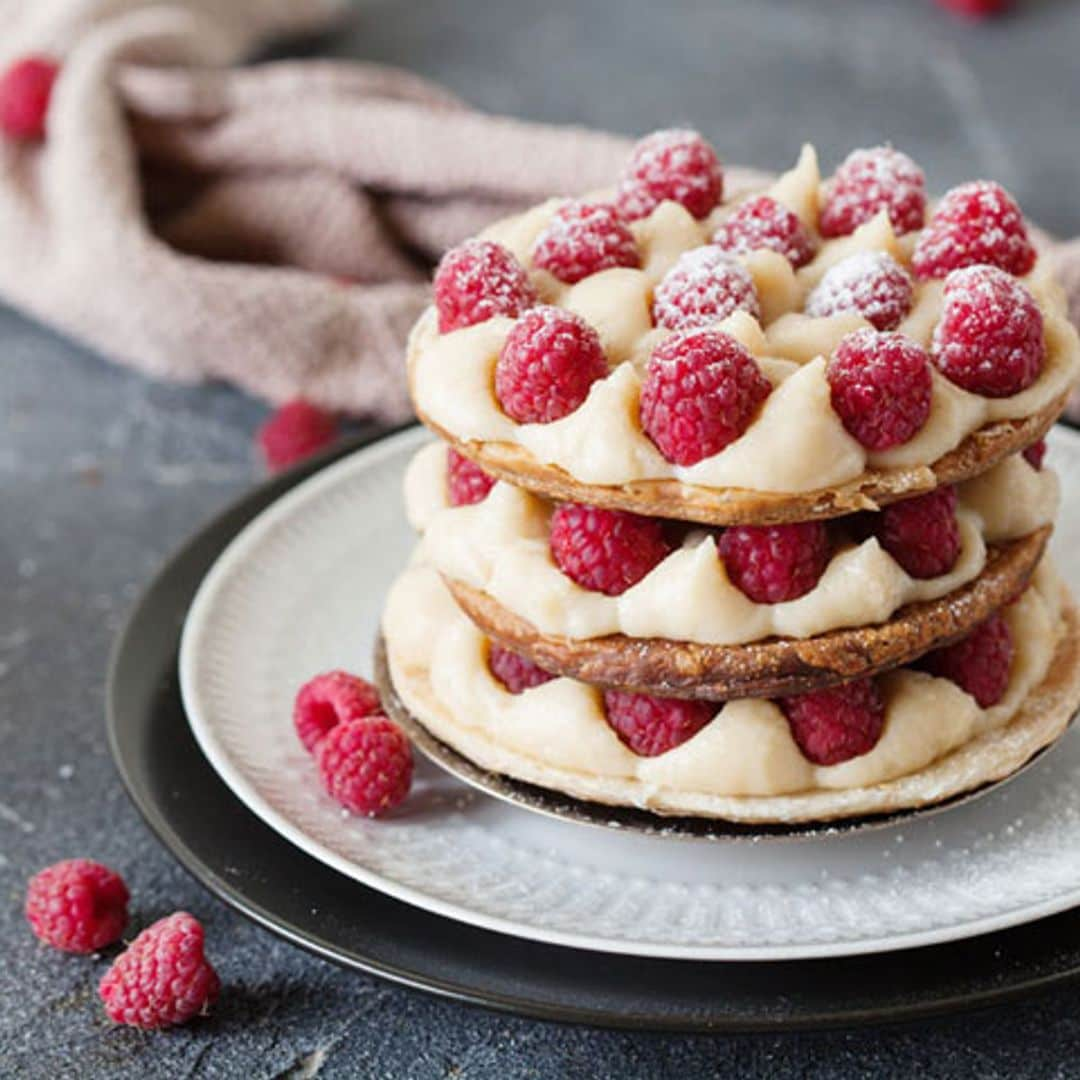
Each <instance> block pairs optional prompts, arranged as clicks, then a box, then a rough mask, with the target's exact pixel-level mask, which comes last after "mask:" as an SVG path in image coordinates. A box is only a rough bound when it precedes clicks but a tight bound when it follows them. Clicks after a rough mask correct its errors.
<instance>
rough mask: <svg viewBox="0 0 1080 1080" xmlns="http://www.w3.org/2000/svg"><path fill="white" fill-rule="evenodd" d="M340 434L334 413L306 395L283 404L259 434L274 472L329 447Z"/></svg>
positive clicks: (263, 450)
mask: <svg viewBox="0 0 1080 1080" xmlns="http://www.w3.org/2000/svg"><path fill="white" fill-rule="evenodd" d="M337 437H338V423H337V420H336V419H335V417H334V415H333V414H332V413H329V412H327V411H326V410H325V409H320V408H319V407H318V406H317V405H312V404H311V402H310V401H304V400H303V398H296V399H294V400H293V401H289V402H287V403H286V404H284V405H282V406H281V407H280V408H279V409H278V410H277V411H276V412H274V414H273V415H272V416H271V417H270V418H269V419H268V420H267V421H266V423H264V424H263V426H262V427H261V428H259V431H258V434H257V436H256V438H257V440H258V443H259V447H260V448H261V450H262V453H263V458H264V460H265V461H266V464H267V467H268V468H269V469H270V470H271V471H272V472H279V471H280V470H282V469H287V468H288V467H289V466H290V465H296V464H298V463H299V462H301V461H304V460H306V459H307V458H309V457H311V456H312V455H314V454H317V453H318V452H319V451H320V450H325V449H326V448H327V447H328V446H330V445H331V444H332V443H333V442H334V441H335V440H336V439H337Z"/></svg>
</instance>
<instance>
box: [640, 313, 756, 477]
mask: <svg viewBox="0 0 1080 1080" xmlns="http://www.w3.org/2000/svg"><path fill="white" fill-rule="evenodd" d="M771 392H772V384H771V383H770V382H769V380H768V379H766V378H765V376H764V375H763V374H762V373H761V369H760V368H759V367H758V365H757V362H756V361H755V360H754V358H753V356H751V355H750V351H749V350H748V349H747V348H746V347H745V346H744V345H743V344H742V343H741V342H739V341H736V339H735V338H733V337H731V336H730V335H729V334H725V333H722V332H721V331H719V330H685V331H682V332H680V333H677V334H672V335H671V337H669V338H667V340H665V341H663V342H661V343H660V344H659V345H658V346H657V347H656V348H655V349H654V350H653V353H652V356H651V357H649V364H648V367H647V369H646V371H645V379H644V381H643V383H642V386H641V404H640V414H641V427H642V429H643V430H644V432H645V434H646V435H648V437H649V438H650V439H651V440H652V441H653V443H654V444H655V445H656V448H657V449H658V450H659V451H660V453H661V454H663V455H664V457H665V458H666V459H667V460H668V461H670V462H673V463H674V464H676V465H693V464H694V463H695V462H697V461H701V460H702V459H703V458H707V457H711V456H712V455H713V454H718V453H719V452H720V451H721V450H723V449H724V447H725V446H727V445H728V443H731V442H733V441H734V440H735V439H737V438H738V437H739V436H740V435H742V433H743V432H744V431H746V429H747V428H748V427H749V426H750V423H751V421H752V420H753V419H754V417H755V416H756V415H757V412H758V409H759V408H760V407H761V403H762V402H763V401H764V400H765V399H766V398H767V397H768V396H769V394H770V393H771Z"/></svg>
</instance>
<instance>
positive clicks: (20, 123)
mask: <svg viewBox="0 0 1080 1080" xmlns="http://www.w3.org/2000/svg"><path fill="white" fill-rule="evenodd" d="M59 74H60V68H59V66H58V65H57V64H55V63H54V62H53V61H52V60H49V59H48V58H47V57H44V56H27V57H25V58H24V59H22V60H16V61H15V63H14V64H12V65H11V67H9V68H8V69H7V70H6V71H5V72H4V74H3V75H0V131H2V132H3V133H4V134H5V135H7V136H9V137H10V138H12V139H18V140H20V141H24V142H40V141H41V140H42V139H44V138H45V122H46V119H47V117H48V113H49V99H50V98H51V97H52V89H53V83H55V82H56V77H57V75H59Z"/></svg>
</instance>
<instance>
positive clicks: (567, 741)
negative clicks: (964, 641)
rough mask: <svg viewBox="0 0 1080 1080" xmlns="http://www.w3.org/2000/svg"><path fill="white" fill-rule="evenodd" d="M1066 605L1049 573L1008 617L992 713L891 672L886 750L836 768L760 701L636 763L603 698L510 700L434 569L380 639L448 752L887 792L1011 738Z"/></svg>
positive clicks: (963, 696)
mask: <svg viewBox="0 0 1080 1080" xmlns="http://www.w3.org/2000/svg"><path fill="white" fill-rule="evenodd" d="M1059 596H1060V584H1059V583H1058V580H1057V578H1056V575H1055V574H1054V572H1053V570H1052V569H1051V568H1050V567H1049V565H1048V564H1047V563H1046V562H1045V561H1044V563H1043V564H1042V565H1041V566H1040V568H1039V570H1038V571H1037V572H1036V575H1035V579H1034V581H1033V584H1032V586H1031V588H1029V589H1028V590H1027V591H1026V592H1025V593H1024V595H1023V596H1022V597H1021V598H1020V599H1019V600H1018V601H1017V602H1016V603H1014V604H1011V605H1010V606H1009V607H1008V608H1006V609H1005V610H1004V612H1003V613H1002V614H1003V617H1004V618H1005V620H1006V621H1007V622H1008V624H1009V628H1010V630H1011V631H1012V638H1013V644H1014V647H1015V655H1014V658H1013V662H1012V668H1011V671H1010V678H1009V685H1008V689H1007V690H1006V693H1005V696H1004V698H1003V699H1002V700H1001V701H1000V702H999V703H998V704H997V705H995V706H994V707H993V708H990V709H982V708H980V707H979V705H978V704H977V703H976V701H975V700H974V698H972V697H970V696H969V695H968V694H967V693H965V692H964V691H963V690H961V689H960V688H959V687H957V686H956V685H955V684H954V683H952V682H950V681H949V680H947V679H942V678H937V677H934V676H932V675H928V674H926V673H925V672H921V671H915V670H911V669H899V670H896V671H892V672H889V673H887V674H885V675H882V676H880V677H879V680H878V682H879V685H880V687H881V691H882V695H883V697H884V699H885V710H886V715H885V727H884V730H883V731H882V735H881V738H880V740H879V741H878V743H877V745H876V746H875V747H874V748H873V749H872V750H871V751H870V752H869V753H867V754H863V755H862V756H860V757H857V758H853V759H852V760H850V761H847V762H844V763H842V764H840V765H831V766H817V765H814V764H813V763H812V762H810V761H808V760H807V759H806V758H805V757H803V755H802V752H801V751H800V750H799V747H798V745H797V744H796V743H795V740H794V739H793V738H792V737H791V734H790V731H789V729H788V725H787V721H786V719H785V718H784V715H783V713H782V712H781V710H780V709H779V707H778V706H777V705H775V704H774V703H773V702H772V701H768V700H764V699H745V700H739V701H730V702H727V703H726V704H724V705H722V706H720V707H718V709H717V712H716V714H715V716H714V717H713V719H712V720H711V721H710V722H709V723H708V724H707V725H706V726H705V727H704V728H702V730H701V731H699V732H698V733H697V734H696V735H694V736H693V738H691V739H689V740H687V741H686V742H685V743H683V744H682V745H681V746H678V747H676V748H675V749H673V750H669V751H667V752H666V753H664V754H661V755H658V756H657V757H652V758H648V757H639V756H638V755H636V754H634V753H633V752H632V751H631V750H630V749H629V748H627V747H626V746H625V745H624V744H623V743H622V742H621V741H620V740H619V738H618V736H617V735H616V734H615V732H614V731H612V729H611V728H610V727H609V726H608V724H607V721H606V719H605V716H604V711H603V701H602V695H601V693H600V691H598V690H597V689H596V688H595V687H591V686H587V685H586V684H584V683H580V682H575V681H574V680H571V679H565V678H556V679H553V680H552V681H551V682H548V683H545V684H543V685H542V686H538V687H535V688H533V689H531V690H526V691H524V692H523V693H521V694H511V693H510V692H509V691H507V690H506V689H505V687H503V685H502V684H501V683H500V682H499V681H498V680H497V679H495V677H494V676H493V675H492V674H491V672H490V670H489V668H488V665H487V649H488V644H487V641H486V639H485V638H484V636H483V635H482V634H481V633H480V631H479V630H477V629H476V627H475V626H473V624H472V623H471V622H470V621H469V619H468V618H466V617H465V615H464V614H462V612H461V611H460V609H459V608H458V607H457V606H456V604H454V602H453V600H452V598H451V597H450V594H449V593H448V591H447V590H446V587H445V586H444V585H443V584H442V582H441V580H440V578H439V576H438V574H437V573H436V571H435V570H434V569H433V568H431V567H428V566H424V565H422V564H421V563H415V564H414V565H413V566H412V567H410V569H408V570H406V571H405V573H404V574H402V576H401V577H400V578H399V579H398V580H397V582H395V584H394V586H393V588H392V590H391V593H390V598H389V601H388V603H387V607H386V611H385V614H384V616H383V632H384V634H385V637H386V643H387V649H388V653H389V658H390V663H391V669H392V671H393V672H394V677H395V684H396V685H397V687H398V690H399V693H401V694H402V696H403V698H404V700H405V702H406V704H410V697H411V695H410V693H409V687H410V685H412V684H419V685H425V686H427V687H428V688H429V689H430V692H431V695H433V697H434V699H435V701H436V702H437V705H438V708H439V716H438V720H439V730H438V731H437V734H439V735H440V737H442V738H444V739H448V741H450V742H453V732H454V730H455V729H459V730H463V731H468V732H469V733H470V734H472V735H478V736H480V737H482V738H483V739H485V740H490V741H491V742H492V743H493V744H495V745H498V746H500V747H502V748H505V749H506V750H509V751H511V752H513V753H515V754H518V755H521V756H523V757H525V758H527V759H530V760H532V761H533V762H535V763H538V764H542V765H547V766H550V767H554V768H558V769H564V770H569V771H572V772H576V773H578V774H580V775H582V776H588V777H592V778H597V777H604V778H617V779H633V780H638V781H640V782H642V783H643V784H644V785H646V787H647V789H649V790H653V791H656V790H663V789H670V790H677V791H680V792H696V793H701V794H708V795H731V796H752V795H759V796H767V795H784V794H794V793H798V792H805V791H811V790H814V789H835V790H841V789H845V788H854V787H865V786H868V785H872V784H878V783H882V782H884V781H887V780H892V779H895V778H897V777H900V776H905V775H908V774H910V773H914V772H917V771H919V770H921V769H924V768H926V767H927V766H928V765H930V764H931V763H933V762H934V761H936V760H938V759H939V758H941V757H943V756H944V755H946V754H947V753H949V752H950V751H951V750H954V749H956V748H957V747H959V746H961V745H963V744H964V743H965V742H967V741H969V740H970V739H972V738H974V737H975V736H977V735H979V734H981V733H983V732H985V731H989V730H993V729H997V728H1001V727H1004V726H1005V725H1006V724H1007V723H1008V722H1009V720H1010V719H1011V717H1012V716H1013V715H1014V714H1015V713H1016V711H1017V710H1018V708H1019V707H1020V705H1021V703H1022V702H1023V700H1024V698H1025V697H1026V696H1027V695H1028V694H1029V693H1030V692H1031V691H1032V690H1033V689H1034V688H1035V687H1036V686H1037V685H1038V684H1039V683H1040V682H1041V681H1042V679H1043V677H1044V676H1045V674H1046V671H1047V669H1048V667H1049V664H1050V661H1051V659H1052V657H1053V653H1054V649H1055V647H1056V643H1057V639H1058V637H1059V635H1060V626H1061V619H1060V608H1059V599H1058V598H1059ZM421 718H422V719H425V717H424V716H421ZM426 719H427V720H428V721H429V722H430V721H431V719H432V718H431V717H427V718H426Z"/></svg>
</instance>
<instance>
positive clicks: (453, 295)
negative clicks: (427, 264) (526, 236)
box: [434, 240, 537, 334]
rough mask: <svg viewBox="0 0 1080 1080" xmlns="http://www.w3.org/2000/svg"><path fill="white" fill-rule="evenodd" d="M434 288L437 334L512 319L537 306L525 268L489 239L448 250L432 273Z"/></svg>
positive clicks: (534, 293) (504, 249)
mask: <svg viewBox="0 0 1080 1080" xmlns="http://www.w3.org/2000/svg"><path fill="white" fill-rule="evenodd" d="M434 289H435V310H436V311H437V312H438V315H439V333H440V334H448V333H450V331H452V330H460V329H462V328H463V327H466V326H474V325H475V324H476V323H482V322H487V320H488V319H493V318H495V316H496V315H506V316H509V317H510V318H512V319H516V318H517V317H518V315H520V314H521V313H522V312H523V311H525V310H526V309H527V308H530V307H532V306H533V305H534V304H536V303H537V295H536V290H535V289H534V288H533V287H532V284H531V283H530V281H529V279H528V277H527V276H526V274H525V268H524V267H523V266H522V265H521V263H519V262H518V261H517V259H515V258H514V256H513V255H512V254H511V253H510V252H509V251H507V250H506V248H504V247H503V246H502V245H501V244H495V243H492V242H491V241H490V240H466V241H465V243H464V244H460V245H459V246H458V247H456V248H451V250H450V251H448V252H447V253H446V254H445V255H444V256H443V257H442V261H441V262H440V263H439V266H438V268H437V269H436V271H435V282H434Z"/></svg>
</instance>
